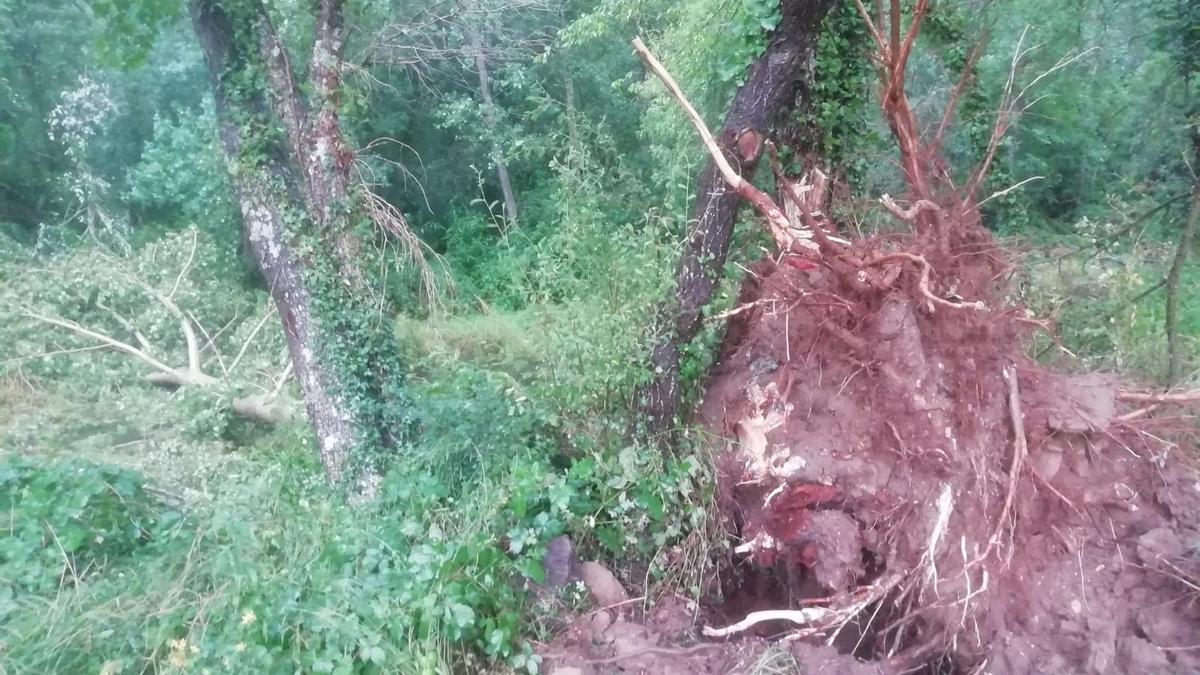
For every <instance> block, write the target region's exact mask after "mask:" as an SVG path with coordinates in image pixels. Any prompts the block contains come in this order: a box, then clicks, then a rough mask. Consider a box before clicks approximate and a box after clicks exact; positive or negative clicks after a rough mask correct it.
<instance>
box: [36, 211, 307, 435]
mask: <svg viewBox="0 0 1200 675" xmlns="http://www.w3.org/2000/svg"><path fill="white" fill-rule="evenodd" d="M196 249H197V236H196V232H195V231H193V232H192V237H191V248H190V252H189V253H188V255H187V259H186V261H185V262H184V264H183V266H182V268H181V269H180V270H179V272H178V273H177V274H176V275H175V277H174V280H173V282H172V283H171V284H170V287H169V288H166V287H161V288H160V287H157V286H155V285H154V284H152V283H150V282H149V281H147V280H146V279H144V278H143V277H141V276H139V275H138V274H136V273H135V272H134V271H132V270H131V269H130V268H129V267H128V266H127V265H125V264H124V263H123V261H121V260H119V259H117V258H114V257H112V256H109V255H107V254H101V253H97V254H96V255H97V256H98V258H99V261H100V262H102V263H103V264H104V265H105V266H106V267H107V268H108V270H109V272H110V273H111V274H112V275H113V277H114V278H115V279H116V280H119V284H120V285H123V286H125V287H127V288H129V289H133V291H134V292H136V293H137V294H138V295H140V296H142V297H144V298H145V300H146V301H147V302H150V303H153V304H152V305H151V306H157V307H158V308H159V312H165V314H166V315H167V316H169V317H170V318H171V319H173V320H174V321H176V322H177V323H178V326H179V336H180V338H181V339H180V342H181V343H182V346H183V352H184V354H183V360H184V364H183V365H180V366H175V365H171V363H170V362H169V360H168V357H167V356H165V354H168V353H169V352H170V349H166V348H164V347H163V346H162V345H159V344H156V343H155V342H154V341H152V340H150V339H149V338H148V337H147V335H148V334H149V333H150V330H149V328H148V327H147V326H141V325H138V322H137V321H136V320H134V319H131V318H129V316H128V315H126V314H123V313H122V312H121V311H120V310H118V308H116V307H112V306H110V305H108V304H106V303H105V302H103V301H101V300H99V299H98V298H97V299H94V300H92V301H91V302H90V303H87V304H91V305H93V307H92V309H93V310H94V312H93V313H98V314H101V315H103V317H104V318H106V319H107V320H108V321H107V323H109V324H110V326H112V325H116V326H119V327H120V329H121V331H123V332H124V335H125V336H128V337H124V338H123V339H122V338H120V337H114V334H119V333H115V332H114V331H109V330H107V329H106V328H105V327H104V326H103V325H99V323H97V324H95V325H83V324H81V323H80V322H79V321H77V320H75V319H71V318H65V317H62V316H58V315H55V314H51V313H49V312H48V311H46V310H41V309H36V308H34V307H31V306H25V307H23V308H21V310H20V313H21V315H22V316H23V317H24V318H26V319H30V320H33V321H36V322H39V323H42V324H45V325H47V326H50V327H52V328H54V329H60V330H65V331H69V332H70V333H72V334H74V335H75V336H77V337H79V338H83V339H84V340H86V341H88V342H90V343H92V345H94V347H96V348H101V349H111V350H114V351H117V352H121V353H123V354H126V355H128V356H129V357H130V358H131V359H133V360H135V361H137V362H139V363H141V364H142V365H144V366H147V367H148V368H149V369H150V372H149V373H146V374H145V375H144V376H143V378H142V379H143V381H145V382H146V383H148V384H151V385H154V386H157V387H164V388H168V389H179V388H194V389H201V390H205V391H208V392H211V393H212V395H213V396H217V397H220V398H223V399H225V400H226V401H227V405H228V406H229V408H230V410H231V411H232V412H234V413H235V414H237V415H238V416H240V417H243V418H246V419H249V420H252V421H254V422H258V423H262V424H268V425H271V424H277V423H279V422H282V421H284V420H286V419H288V418H290V417H292V416H293V411H294V408H295V407H296V406H295V404H294V402H293V401H292V400H291V399H290V397H289V396H288V395H287V394H286V392H285V391H284V387H285V385H286V384H287V382H288V381H289V380H290V379H291V377H292V364H291V361H290V359H287V358H286V356H285V357H284V358H283V359H282V361H283V365H281V366H280V372H279V374H278V375H276V376H274V377H271V378H268V379H269V382H263V381H259V378H257V377H254V376H253V375H247V374H246V373H245V372H244V369H243V366H244V362H245V361H244V360H245V358H246V356H247V354H249V353H250V351H251V348H252V347H253V346H254V343H255V341H256V340H257V338H258V337H259V336H260V334H261V331H262V328H263V326H264V325H265V324H266V323H267V321H269V320H270V319H271V318H272V316H273V314H274V311H268V312H266V313H265V314H264V316H263V317H262V319H260V320H259V321H258V322H256V323H255V325H254V327H253V328H252V329H251V330H250V332H249V334H248V335H247V336H246V338H245V340H244V341H243V342H242V343H241V345H240V347H239V348H238V350H237V352H236V355H235V356H234V357H233V358H232V359H226V358H225V355H224V354H222V352H221V346H220V343H219V341H218V339H217V338H218V337H220V336H221V333H223V332H224V331H225V329H228V328H229V326H225V327H224V328H222V329H221V330H218V331H215V334H212V335H210V334H209V332H208V331H206V330H205V329H204V327H203V323H202V322H201V321H200V320H199V319H198V318H197V316H196V314H195V313H194V312H192V311H190V310H184V309H182V308H180V306H179V304H178V302H177V301H176V297H177V294H178V291H179V290H180V287H181V284H183V283H184V282H186V280H187V278H188V275H189V274H190V273H191V271H192V268H193V264H194V262H195V259H196ZM197 329H199V333H200V335H203V338H204V339H203V342H202V341H201V339H200V335H198V334H197ZM85 349H90V348H85ZM213 368H216V369H217V370H219V371H220V372H219V374H216V375H213V374H210V372H211V371H212V369H213ZM251 390H256V391H254V393H250V392H251Z"/></svg>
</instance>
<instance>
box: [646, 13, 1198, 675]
mask: <svg viewBox="0 0 1200 675" xmlns="http://www.w3.org/2000/svg"><path fill="white" fill-rule="evenodd" d="M855 4H856V5H857V8H858V10H859V12H860V13H861V15H862V18H863V19H864V21H865V22H866V24H867V26H868V27H869V30H870V34H871V39H872V41H873V43H874V47H875V49H874V54H873V59H874V62H875V65H876V67H877V70H878V74H879V84H880V89H879V101H880V103H881V106H882V111H883V115H884V118H885V119H886V121H887V124H888V126H889V128H890V130H891V132H892V135H893V136H894V138H895V140H896V143H897V146H898V149H899V165H900V167H901V169H902V171H903V175H904V180H905V185H906V187H907V191H908V194H906V195H904V196H903V198H902V199H894V198H892V197H890V196H887V195H884V196H883V197H882V198H881V199H880V203H881V204H882V207H883V209H882V211H881V212H880V213H881V214H883V215H885V216H886V217H888V218H891V219H894V220H895V221H897V223H898V224H899V226H900V227H899V231H898V232H890V233H888V232H885V230H887V229H889V228H881V233H879V234H876V235H873V236H869V237H850V236H849V235H847V234H842V233H841V232H840V231H839V226H838V223H836V222H835V221H834V219H833V218H832V217H831V216H830V215H829V211H828V208H827V206H826V203H825V202H826V200H827V195H826V194H825V188H824V180H823V174H821V172H820V171H819V170H817V167H810V171H809V172H808V174H807V178H806V179H805V180H803V181H792V180H790V179H788V178H787V177H786V176H784V175H783V174H782V172H781V171H778V170H777V172H776V173H777V180H778V181H779V184H780V190H779V192H780V193H781V195H782V199H783V200H784V203H783V204H780V203H778V202H777V201H776V200H774V199H773V198H772V197H771V196H769V195H768V194H766V193H765V192H763V191H761V190H759V189H758V188H756V187H755V186H754V185H753V184H752V183H751V182H750V181H749V180H748V179H747V177H746V176H745V175H744V174H743V172H739V171H738V170H737V167H735V166H734V165H732V164H731V163H730V162H729V161H727V159H726V157H725V154H724V152H723V148H722V147H721V146H720V143H719V142H718V141H717V140H716V139H714V138H713V136H712V134H711V133H710V132H709V131H708V130H707V128H706V127H705V125H704V123H703V121H702V120H701V119H700V117H699V116H698V115H697V114H696V112H695V111H694V109H692V107H691V105H690V104H689V103H688V102H687V99H686V97H685V96H684V94H683V92H682V91H680V90H679V88H678V86H677V85H676V84H675V83H674V81H673V80H672V79H671V77H670V75H669V74H668V73H667V72H666V70H665V69H664V68H663V66H662V65H661V64H660V63H659V62H658V61H657V59H655V58H654V56H653V55H652V54H651V53H650V52H649V51H648V50H647V49H646V48H645V46H644V45H643V44H641V43H640V41H637V42H635V49H636V50H637V51H638V52H639V53H640V55H641V56H642V57H643V59H644V60H645V61H646V62H647V64H648V65H649V67H650V68H651V69H652V70H653V71H654V72H655V73H656V74H657V75H658V76H659V78H660V79H662V80H663V82H664V83H665V84H666V86H667V88H668V89H669V90H670V92H671V94H672V95H673V96H674V97H675V98H676V99H677V101H678V102H679V103H680V105H681V106H682V107H683V108H684V109H685V111H686V112H687V114H688V116H689V117H690V119H691V120H692V122H693V124H694V126H695V127H696V128H697V130H698V132H699V133H700V135H701V137H702V139H703V141H704V143H705V145H706V146H707V147H708V149H709V152H710V154H711V155H712V159H713V162H714V165H715V167H717V169H718V170H719V171H720V175H721V177H722V179H723V180H724V181H725V182H726V183H727V184H728V186H729V189H730V190H732V191H733V192H735V193H736V194H737V195H739V196H740V198H743V199H745V200H746V201H748V202H749V203H750V204H751V205H752V206H753V207H754V208H755V210H756V211H757V212H758V214H759V215H760V216H761V218H762V219H763V220H764V221H765V223H766V226H767V229H768V231H769V232H770V234H771V236H772V238H773V239H774V241H775V243H776V245H777V248H778V250H777V251H776V252H774V253H773V254H772V256H770V258H768V259H766V260H764V261H762V262H761V263H760V264H758V265H756V266H755V268H754V278H753V279H752V280H749V281H748V282H747V283H748V285H751V286H752V289H753V292H752V293H743V295H742V297H741V298H740V300H741V301H742V304H740V305H739V306H738V307H736V308H735V309H734V310H731V311H730V312H728V313H727V315H728V316H731V317H732V321H733V322H734V323H737V324H739V326H738V329H737V330H733V329H732V328H731V330H730V331H729V335H730V336H733V337H732V338H731V339H736V343H733V344H726V345H725V348H724V350H723V353H724V354H725V357H724V359H723V361H722V362H721V363H720V364H718V366H717V367H716V369H715V371H714V373H713V375H712V379H711V381H710V383H709V385H708V390H707V395H706V397H705V400H704V403H703V406H702V409H701V412H700V416H701V421H702V422H703V423H705V424H706V425H708V426H709V427H711V428H713V429H714V430H715V431H716V432H718V433H719V434H720V435H722V436H725V437H727V438H736V439H737V442H736V444H734V445H733V446H732V448H731V452H730V456H729V461H726V462H723V475H722V476H721V479H720V480H721V485H720V489H719V495H720V497H719V499H720V502H721V504H722V506H723V507H724V510H725V512H726V513H727V514H728V516H729V520H730V523H729V525H730V527H731V529H732V530H733V531H734V532H736V533H737V534H738V535H739V537H740V543H739V544H738V545H737V546H736V548H735V553H736V554H737V555H738V556H740V557H741V559H742V560H743V561H744V562H745V563H746V568H748V569H750V570H771V569H778V568H779V567H780V566H782V567H784V568H786V569H788V570H791V571H793V572H794V575H790V578H792V579H797V578H799V579H804V580H805V583H806V584H807V585H803V584H796V585H795V586H794V587H793V588H791V589H789V590H791V591H795V592H796V595H798V596H799V598H798V599H797V601H796V602H791V601H790V600H788V599H786V598H785V599H783V601H787V602H789V604H788V605H787V606H786V607H784V608H781V609H780V610H777V611H770V612H755V613H752V614H751V615H749V616H747V617H746V618H745V619H744V620H743V621H740V622H737V623H735V624H733V625H730V626H727V627H723V628H706V630H705V632H706V634H708V635H710V636H725V635H730V634H733V633H737V632H740V631H743V630H747V629H749V628H750V627H752V626H754V625H755V624H757V623H760V622H762V621H780V620H783V621H787V622H791V623H792V624H794V626H793V628H794V630H795V631H796V635H798V636H800V637H813V636H820V637H822V638H823V639H825V640H827V641H828V642H830V643H834V644H838V645H839V646H840V647H842V651H843V652H845V653H853V654H855V655H856V656H858V657H860V658H869V659H879V660H884V661H886V666H887V667H888V668H889V669H895V670H896V671H898V672H911V671H912V670H915V669H919V668H922V667H929V666H930V665H931V664H936V663H941V664H943V666H946V665H947V664H951V665H949V666H947V667H950V668H959V669H961V670H962V671H963V672H967V671H968V670H970V669H974V668H982V667H984V666H986V667H987V668H988V671H989V672H996V673H1018V672H1019V673H1024V672H1049V671H1054V670H1061V669H1068V670H1069V669H1071V668H1073V667H1076V666H1079V667H1080V669H1081V670H1082V669H1083V666H1082V665H1080V664H1086V668H1087V670H1088V672H1164V671H1166V670H1170V669H1172V668H1174V669H1194V668H1196V667H1197V666H1198V665H1200V663H1198V662H1197V661H1198V660H1200V657H1198V656H1197V654H1196V653H1195V652H1194V651H1189V650H1190V649H1191V647H1189V645H1191V644H1192V643H1193V642H1194V636H1195V630H1196V627H1197V626H1198V625H1200V616H1198V615H1197V609H1196V607H1195V602H1194V600H1195V592H1196V589H1197V588H1200V586H1198V585H1197V579H1198V578H1200V564H1198V562H1197V561H1196V560H1195V558H1194V557H1191V556H1189V555H1188V546H1190V545H1194V542H1195V540H1196V538H1197V537H1200V527H1198V526H1200V519H1198V516H1200V493H1197V491H1196V490H1195V483H1194V481H1195V479H1194V476H1193V474H1192V472H1191V470H1190V468H1189V467H1188V466H1187V462H1186V461H1185V458H1184V457H1182V456H1181V455H1182V454H1183V453H1180V452H1179V451H1178V446H1176V445H1175V444H1173V443H1171V442H1169V441H1167V440H1163V439H1164V436H1163V434H1162V433H1160V432H1161V431H1162V430H1164V429H1166V430H1169V429H1171V428H1172V425H1177V424H1178V421H1177V418H1174V417H1171V416H1166V415H1162V416H1160V415H1158V412H1159V410H1160V408H1161V407H1163V406H1167V405H1172V404H1179V403H1183V404H1187V403H1193V404H1194V403H1196V402H1197V401H1200V393H1197V392H1168V393H1155V392H1149V391H1143V390H1134V389H1128V388H1124V387H1122V386H1121V383H1120V382H1118V381H1116V380H1114V379H1113V378H1109V377H1104V376H1097V375H1085V376H1065V375H1059V374H1055V373H1052V372H1050V371H1047V370H1045V369H1044V368H1042V367H1041V366H1040V365H1039V364H1037V363H1036V362H1034V361H1033V360H1032V359H1030V358H1029V357H1027V356H1026V355H1025V351H1024V349H1023V346H1022V339H1023V337H1024V336H1026V335H1027V334H1028V333H1029V332H1030V331H1031V330H1034V329H1039V328H1041V329H1048V328H1049V324H1048V323H1047V322H1043V321H1039V320H1038V319H1036V318H1035V317H1032V316H1030V315H1029V314H1028V313H1027V312H1026V311H1025V310H1024V309H1023V308H1021V307H1018V306H1012V305H1009V304H1008V302H1007V299H1006V295H1005V287H1004V281H1005V280H1006V279H1007V276H1008V273H1009V270H1010V265H1009V263H1008V260H1007V257H1006V255H1005V253H1004V251H1003V250H1001V249H1000V248H999V247H998V246H997V244H996V243H995V241H994V240H993V239H992V237H991V235H990V234H989V233H988V231H987V230H986V229H984V227H983V226H982V222H981V216H980V212H979V207H978V205H979V203H980V201H982V200H981V198H980V196H979V194H978V193H979V190H980V188H981V185H982V184H983V180H984V177H985V176H986V175H987V171H988V168H989V167H990V165H991V163H992V161H993V159H994V158H995V155H996V151H997V148H998V147H999V144H1000V142H1001V140H1002V138H1003V136H1004V134H1005V132H1006V131H1007V129H1008V128H1009V127H1010V125H1011V124H1012V123H1013V122H1014V121H1015V119H1016V118H1017V117H1018V116H1019V115H1020V114H1021V113H1022V112H1024V111H1026V110H1027V109H1028V108H1029V106H1030V105H1032V104H1031V102H1030V101H1031V97H1030V96H1029V91H1030V88H1031V87H1032V86H1033V85H1035V84H1036V83H1037V82H1038V81H1040V80H1042V79H1043V78H1045V77H1047V76H1048V75H1050V74H1051V73H1052V72H1053V71H1054V70H1059V69H1061V68H1064V67H1066V66H1068V65H1069V64H1070V63H1071V62H1072V57H1067V58H1064V59H1062V60H1060V61H1059V62H1058V64H1057V65H1056V66H1055V67H1054V68H1053V69H1051V72H1048V73H1042V74H1039V75H1037V76H1035V77H1033V78H1030V79H1029V81H1028V82H1027V83H1025V84H1022V83H1021V80H1022V78H1021V70H1022V68H1021V66H1022V63H1023V60H1024V58H1025V57H1026V56H1027V54H1028V50H1029V49H1032V48H1027V47H1024V46H1020V47H1018V50H1017V52H1016V54H1015V55H1014V56H1013V60H1012V67H1011V70H1010V76H1009V79H1008V82H1007V84H1006V86H1005V90H1004V92H1003V95H1002V99H1001V101H1002V102H1001V108H1000V110H999V111H998V116H997V121H996V125H995V128H994V130H993V133H992V135H991V138H990V139H989V141H988V143H987V146H986V149H985V151H984V156H983V158H982V159H981V161H980V163H979V164H978V165H977V166H976V167H975V168H974V169H973V170H971V171H970V172H968V173H967V175H966V176H965V177H964V178H962V179H961V180H957V181H956V180H955V178H954V176H953V175H952V172H951V171H950V170H948V169H947V167H946V166H945V163H944V162H943V160H942V158H941V157H940V155H939V153H938V148H939V146H940V144H941V140H942V139H941V135H942V134H943V133H945V130H946V128H947V124H945V123H943V124H935V125H932V127H931V128H933V129H936V131H934V132H932V133H931V134H928V135H923V134H922V131H921V130H922V129H923V128H924V127H922V126H921V125H920V124H918V121H917V119H916V116H915V114H914V111H913V107H912V105H911V104H910V102H909V100H908V97H907V94H906V91H905V75H906V71H907V66H908V60H909V57H910V54H911V53H912V50H913V45H914V42H915V40H916V38H917V35H918V33H919V31H920V28H921V23H922V20H923V19H924V18H925V17H926V15H927V13H928V11H929V2H928V0H915V1H914V2H912V3H911V5H909V6H907V7H904V6H902V3H901V2H900V1H899V0H893V1H892V2H891V3H890V4H889V5H887V6H885V5H884V3H882V2H879V3H875V6H874V7H873V8H872V9H868V8H867V7H866V6H864V5H863V4H862V2H861V1H859V0H856V3H855ZM964 81H965V79H964ZM960 89H961V88H960ZM960 89H956V90H955V92H954V93H952V95H951V97H950V102H949V107H948V109H947V110H946V111H945V112H944V116H945V119H946V120H950V119H952V117H953V115H954V105H955V103H956V101H957V98H958V96H957V94H958V92H959V90H960ZM770 153H771V148H770V146H768V148H767V154H768V155H770ZM1123 408H1131V409H1123ZM803 589H807V591H804V590H803ZM784 595H789V594H784ZM1189 597H1191V598H1192V600H1191V602H1190V604H1189V603H1188V602H1186V600H1187V599H1188V598H1189ZM939 672H941V671H939ZM972 672H978V671H972Z"/></svg>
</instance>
